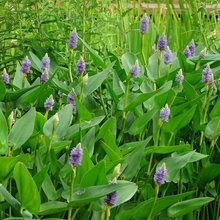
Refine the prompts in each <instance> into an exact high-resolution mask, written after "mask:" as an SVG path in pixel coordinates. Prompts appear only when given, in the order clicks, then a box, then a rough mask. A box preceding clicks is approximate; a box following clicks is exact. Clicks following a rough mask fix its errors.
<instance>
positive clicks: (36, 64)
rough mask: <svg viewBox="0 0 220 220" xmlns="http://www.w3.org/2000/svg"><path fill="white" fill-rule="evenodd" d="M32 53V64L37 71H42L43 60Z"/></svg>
mask: <svg viewBox="0 0 220 220" xmlns="http://www.w3.org/2000/svg"><path fill="white" fill-rule="evenodd" d="M29 54H30V60H31V66H32V67H33V68H34V69H36V70H37V71H39V72H41V61H40V59H39V58H38V57H37V56H36V55H35V54H34V53H32V52H31V51H30V52H29Z"/></svg>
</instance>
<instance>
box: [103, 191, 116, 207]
mask: <svg viewBox="0 0 220 220" xmlns="http://www.w3.org/2000/svg"><path fill="white" fill-rule="evenodd" d="M117 200H118V193H117V191H114V192H112V193H110V194H108V195H107V196H106V198H105V199H104V202H105V203H106V204H107V205H108V206H114V205H116V203H117Z"/></svg>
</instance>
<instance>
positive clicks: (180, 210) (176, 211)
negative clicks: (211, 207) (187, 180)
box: [168, 197, 214, 218]
mask: <svg viewBox="0 0 220 220" xmlns="http://www.w3.org/2000/svg"><path fill="white" fill-rule="evenodd" d="M213 200H214V198H211V197H203V198H195V199H189V200H186V201H183V202H178V203H176V204H174V205H172V206H171V207H170V208H169V209H168V215H169V217H172V218H177V217H180V216H183V215H185V214H187V213H189V212H192V211H194V210H198V209H199V208H200V207H202V206H204V205H206V204H208V203H210V202H211V201H213Z"/></svg>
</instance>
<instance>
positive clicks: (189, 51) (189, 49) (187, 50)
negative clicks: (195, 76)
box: [183, 40, 196, 58]
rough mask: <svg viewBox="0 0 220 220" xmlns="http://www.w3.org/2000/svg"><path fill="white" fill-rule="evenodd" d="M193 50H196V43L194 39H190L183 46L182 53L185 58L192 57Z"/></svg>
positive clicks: (193, 54)
mask: <svg viewBox="0 0 220 220" xmlns="http://www.w3.org/2000/svg"><path fill="white" fill-rule="evenodd" d="M195 51H196V45H195V43H194V41H193V40H192V41H191V42H190V43H189V44H188V45H187V46H186V48H185V50H184V51H183V54H184V55H185V57H186V58H189V57H193V56H195Z"/></svg>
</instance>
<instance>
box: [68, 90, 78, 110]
mask: <svg viewBox="0 0 220 220" xmlns="http://www.w3.org/2000/svg"><path fill="white" fill-rule="evenodd" d="M67 102H68V103H69V104H72V106H73V114H76V102H75V99H74V97H73V95H72V94H71V93H69V94H68V95H67Z"/></svg>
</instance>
